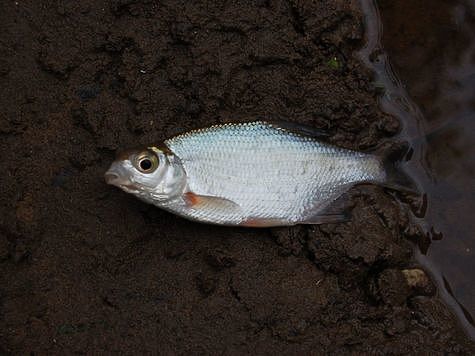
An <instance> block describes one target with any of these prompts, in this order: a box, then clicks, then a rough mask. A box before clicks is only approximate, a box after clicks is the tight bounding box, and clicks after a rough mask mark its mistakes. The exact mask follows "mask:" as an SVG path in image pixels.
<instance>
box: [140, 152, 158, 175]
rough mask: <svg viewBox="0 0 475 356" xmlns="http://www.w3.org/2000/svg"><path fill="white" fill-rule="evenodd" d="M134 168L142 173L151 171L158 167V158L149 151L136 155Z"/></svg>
mask: <svg viewBox="0 0 475 356" xmlns="http://www.w3.org/2000/svg"><path fill="white" fill-rule="evenodd" d="M135 166H136V168H137V169H138V170H139V171H140V172H142V173H152V172H153V171H155V169H157V167H158V159H157V156H155V155H150V154H149V153H145V154H142V155H140V156H138V157H137V160H136V164H135Z"/></svg>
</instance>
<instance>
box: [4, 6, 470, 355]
mask: <svg viewBox="0 0 475 356" xmlns="http://www.w3.org/2000/svg"><path fill="white" fill-rule="evenodd" d="M0 33H1V35H0V80H1V86H0V88H1V94H2V95H0V136H1V140H0V152H1V156H0V157H1V159H0V163H1V172H2V174H0V200H1V204H0V209H1V210H0V345H1V346H0V352H1V353H6V354H9V353H12V354H25V353H38V354H45V353H53V354H58V353H73V352H77V353H104V352H107V353H115V352H121V353H151V352H160V353H163V354H173V353H180V354H183V353H190V352H192V353H206V354H208V353H213V354H215V353H222V354H244V353H258V354H271V353H274V354H275V353H290V354H296V353H309V354H317V353H325V352H326V353H329V352H332V353H336V352H338V353H351V352H380V353H382V352H392V353H408V352H413V353H416V352H417V353H421V352H422V353H442V352H453V353H471V352H473V350H475V345H474V344H473V342H471V341H469V340H468V339H467V337H466V336H465V335H464V333H463V331H462V329H461V327H460V326H459V325H458V322H457V321H456V319H455V318H454V315H453V314H452V312H451V310H450V309H449V308H448V307H447V306H446V305H445V304H444V303H443V302H442V301H441V300H440V299H439V298H438V296H437V291H436V289H435V287H434V285H433V283H432V282H431V281H430V280H429V279H428V278H427V275H426V274H425V273H424V272H423V271H422V270H420V269H418V266H417V262H415V260H414V259H413V250H414V246H415V245H417V244H418V243H420V241H421V239H422V238H424V236H423V234H422V233H421V230H420V229H419V227H418V225H416V224H414V223H412V222H411V221H412V219H411V212H410V210H411V209H410V207H409V205H410V204H407V203H403V202H401V201H400V200H401V199H396V198H397V194H395V193H391V192H388V191H385V190H384V189H383V188H381V187H376V186H370V185H365V186H359V187H357V188H355V189H353V190H352V191H351V192H350V194H349V197H348V199H349V206H350V209H351V215H352V220H351V221H350V222H347V223H342V224H326V225H321V226H297V227H292V228H275V229H243V228H224V227H216V226H208V225H201V224H196V223H192V222H188V221H186V220H183V219H181V218H178V217H176V216H173V215H171V214H169V213H166V212H164V211H161V210H159V209H157V208H154V207H152V206H149V205H146V204H144V203H141V202H140V201H138V200H136V199H135V198H134V197H132V196H129V195H127V194H125V193H123V192H121V191H119V190H117V189H114V188H113V187H111V186H107V185H106V184H105V182H104V180H103V174H104V171H105V170H106V169H107V167H108V165H109V164H110V162H111V160H112V159H113V157H114V154H115V152H116V151H117V150H118V149H120V148H124V147H128V146H137V145H143V144H148V143H156V142H157V141H160V140H163V139H164V138H166V137H169V136H171V135H173V134H176V133H179V132H183V131H186V130H189V129H192V128H197V127H203V126H207V125H210V124H214V123H221V122H228V121H246V120H254V119H256V118H275V119H288V120H289V119H290V120H293V121H295V122H301V123H305V124H310V125H313V126H315V127H318V128H325V129H327V130H328V131H329V132H330V134H331V140H332V142H334V143H335V144H338V145H341V146H344V147H349V148H355V149H365V150H367V149H371V148H374V147H376V146H377V145H379V144H381V143H382V142H384V141H391V137H394V135H396V134H397V132H398V130H399V127H400V124H399V122H398V120H397V119H396V118H394V117H392V116H389V115H387V114H384V113H383V112H382V111H381V110H380V109H379V108H378V103H377V96H378V94H379V93H380V90H379V89H378V87H377V86H376V85H375V84H374V83H373V81H372V76H371V73H370V72H369V71H368V70H367V69H366V68H365V67H364V66H363V64H362V63H361V62H360V60H359V59H358V58H357V56H356V55H355V53H356V51H357V50H358V49H359V48H360V47H361V46H362V45H363V44H364V26H363V21H362V14H361V12H360V8H359V4H358V2H353V1H352V2H348V1H321V2H315V3H314V2H310V1H309V2H293V1H256V2H253V3H252V4H250V3H245V2H239V1H229V2H226V3H220V4H217V3H216V2H206V1H194V2H176V1H163V2H160V3H157V2H155V1H146V0H144V1H134V0H116V1H104V2H99V1H92V0H90V1H81V2H77V1H61V2H56V3H54V4H52V3H51V2H40V1H32V0H31V1H21V0H19V1H8V2H2V3H1V4H0ZM399 198H401V197H399ZM402 200H404V199H402ZM406 200H407V199H406Z"/></svg>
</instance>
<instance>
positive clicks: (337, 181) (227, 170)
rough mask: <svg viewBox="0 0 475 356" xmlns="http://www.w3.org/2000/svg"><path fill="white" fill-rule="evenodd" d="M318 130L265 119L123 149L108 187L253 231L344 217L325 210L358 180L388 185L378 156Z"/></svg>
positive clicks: (185, 214) (206, 220) (195, 216)
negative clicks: (340, 143)
mask: <svg viewBox="0 0 475 356" xmlns="http://www.w3.org/2000/svg"><path fill="white" fill-rule="evenodd" d="M319 136H321V135H319V134H318V132H317V131H315V132H312V133H309V132H308V130H304V129H303V128H302V129H301V128H300V127H293V128H290V129H289V128H288V127H286V126H285V125H284V126H283V125H278V124H273V123H268V122H264V121H256V122H251V123H231V124H224V125H216V126H211V127H209V128H205V129H200V130H194V131H190V132H188V133H185V134H182V135H178V136H176V137H173V138H171V139H168V140H166V141H165V142H164V143H163V144H162V145H161V146H158V147H155V146H151V147H148V148H146V149H141V150H129V151H126V152H124V153H122V154H121V155H120V156H119V157H118V158H117V160H116V161H114V162H113V163H112V165H111V167H110V168H109V170H108V171H107V173H106V174H105V179H106V182H107V183H108V184H112V185H114V186H117V187H119V188H121V189H123V190H124V191H126V192H127V193H131V194H134V195H135V196H137V197H138V198H139V199H141V200H143V201H145V202H148V203H151V204H153V205H156V206H158V207H160V208H163V209H165V210H167V211H170V212H172V213H175V214H177V215H180V216H182V217H185V218H187V219H190V220H194V221H200V222H204V223H212V224H219V225H240V226H252V227H267V226H283V225H288V226H289V225H295V224H320V223H324V222H336V221H341V220H343V219H344V214H342V213H336V214H335V211H334V209H330V208H329V207H330V206H331V204H332V203H333V202H334V201H335V200H336V199H337V198H339V197H340V196H341V195H342V194H343V193H344V192H346V191H347V190H349V189H350V188H351V187H352V186H354V185H355V184H358V183H362V182H371V183H385V182H386V183H387V182H388V172H387V170H386V169H385V168H386V165H385V162H384V161H383V159H382V158H381V157H379V156H377V155H373V154H367V153H362V152H356V151H352V150H348V149H343V148H339V147H335V146H333V145H330V144H327V143H325V142H322V140H321V139H319ZM322 137H323V136H322Z"/></svg>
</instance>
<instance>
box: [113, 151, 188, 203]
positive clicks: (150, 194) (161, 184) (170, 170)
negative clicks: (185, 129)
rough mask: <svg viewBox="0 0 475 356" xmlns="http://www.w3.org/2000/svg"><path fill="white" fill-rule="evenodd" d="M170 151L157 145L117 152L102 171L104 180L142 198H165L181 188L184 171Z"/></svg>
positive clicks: (150, 199)
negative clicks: (112, 160)
mask: <svg viewBox="0 0 475 356" xmlns="http://www.w3.org/2000/svg"><path fill="white" fill-rule="evenodd" d="M175 161H176V160H175V159H174V157H173V155H169V153H168V152H166V151H165V150H161V149H159V148H156V147H147V148H145V149H129V150H126V151H123V152H120V153H119V154H118V155H117V157H116V160H115V161H114V162H112V164H111V166H110V167H109V169H108V170H107V172H106V173H105V175H104V178H105V181H106V183H107V184H111V185H114V186H116V187H118V188H120V189H122V190H123V191H125V192H126V193H131V194H133V195H135V196H137V197H138V198H140V199H142V200H146V201H149V202H154V201H156V200H167V199H169V198H170V197H172V196H174V195H176V194H177V192H178V191H179V190H182V189H183V184H184V183H183V181H184V177H183V176H184V172H183V170H182V169H180V168H181V165H180V166H179V167H177V164H176V162H175Z"/></svg>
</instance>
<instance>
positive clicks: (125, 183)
mask: <svg viewBox="0 0 475 356" xmlns="http://www.w3.org/2000/svg"><path fill="white" fill-rule="evenodd" d="M104 179H105V181H106V183H107V184H110V185H113V186H116V187H118V188H121V189H122V190H124V191H126V192H127V193H132V192H138V191H139V190H138V189H137V187H136V186H135V185H134V184H132V183H131V182H130V180H129V179H127V178H122V177H121V176H120V175H119V174H117V173H116V172H114V171H112V170H108V171H107V172H106V173H105V174H104Z"/></svg>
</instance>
